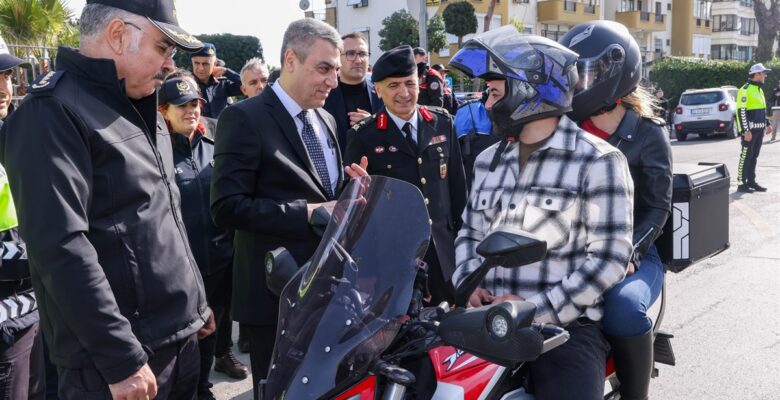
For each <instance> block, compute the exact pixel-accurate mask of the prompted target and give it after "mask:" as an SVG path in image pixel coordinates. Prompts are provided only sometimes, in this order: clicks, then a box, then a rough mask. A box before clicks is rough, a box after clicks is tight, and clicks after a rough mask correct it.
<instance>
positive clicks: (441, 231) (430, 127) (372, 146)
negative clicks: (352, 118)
mask: <svg viewBox="0 0 780 400" xmlns="http://www.w3.org/2000/svg"><path fill="white" fill-rule="evenodd" d="M417 108H418V111H419V112H418V117H417V118H418V121H417V134H418V142H417V148H416V149H412V148H411V147H410V146H409V144H408V143H407V142H406V140H405V139H404V136H403V133H402V132H401V129H400V128H399V127H397V126H396V125H395V123H394V122H393V121H392V120H391V119H390V117H389V115H388V114H387V112H386V110H385V109H382V110H381V111H380V112H379V113H377V114H375V115H373V116H371V117H370V118H366V119H364V120H363V121H361V122H360V123H359V124H358V125H356V126H355V127H353V128H352V129H350V130H349V131H348V132H347V151H346V154H345V155H344V163H345V165H349V164H351V163H360V158H361V157H362V156H366V157H367V158H368V173H369V174H371V175H383V176H389V177H391V178H396V179H401V180H403V181H406V182H409V183H411V184H414V185H416V186H417V187H418V188H420V190H421V191H422V193H423V196H424V197H425V204H426V205H427V206H428V214H429V215H430V218H431V236H432V238H433V246H431V247H430V248H429V252H428V254H429V255H430V254H431V251H430V250H432V249H433V250H434V251H435V255H436V256H437V257H438V262H439V264H440V265H441V270H442V273H443V275H444V279H445V280H447V281H449V280H450V279H451V277H452V274H453V272H455V238H456V237H457V234H458V229H460V226H461V224H462V222H461V214H462V213H463V208H464V207H465V206H466V199H467V197H468V196H467V193H466V177H465V174H464V172H463V162H462V161H461V155H460V145H459V144H458V139H457V137H456V135H455V130H454V129H453V125H452V119H451V118H450V116H449V114H448V113H447V112H446V111H444V110H442V109H437V108H427V107H420V106H418V107H417ZM426 258H427V257H426Z"/></svg>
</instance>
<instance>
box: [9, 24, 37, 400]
mask: <svg viewBox="0 0 780 400" xmlns="http://www.w3.org/2000/svg"><path fill="white" fill-rule="evenodd" d="M22 64H26V63H25V62H24V60H22V59H20V58H17V57H14V56H13V55H11V53H10V52H9V51H8V46H6V44H5V42H4V41H3V38H0V126H2V125H3V121H2V120H3V119H5V117H6V116H7V115H8V107H9V105H10V104H11V99H12V97H13V85H12V84H11V74H12V73H13V69H14V68H15V67H17V66H19V65H22ZM18 225H19V222H18V220H17V218H16V207H15V206H14V200H13V198H11V188H10V186H9V184H8V177H7V175H6V173H5V169H3V166H2V165H0V241H1V242H2V243H0V244H1V245H0V254H2V260H0V332H2V335H0V365H3V366H5V369H4V370H3V373H2V374H0V393H5V396H0V397H3V398H9V399H43V398H44V397H45V390H44V384H45V379H44V375H45V373H44V363H43V345H42V342H41V331H40V328H39V325H38V323H39V320H40V317H39V315H38V305H37V304H36V301H35V294H34V293H33V289H32V283H31V281H30V267H29V265H28V263H27V252H26V251H25V245H24V243H23V242H22V240H21V238H20V237H19V233H18V230H17V227H18Z"/></svg>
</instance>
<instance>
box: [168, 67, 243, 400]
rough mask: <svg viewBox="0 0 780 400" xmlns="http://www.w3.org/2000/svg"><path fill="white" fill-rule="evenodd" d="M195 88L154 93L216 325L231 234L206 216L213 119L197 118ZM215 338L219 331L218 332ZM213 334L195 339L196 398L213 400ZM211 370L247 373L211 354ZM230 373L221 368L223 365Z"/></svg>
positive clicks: (226, 285) (225, 311)
mask: <svg viewBox="0 0 780 400" xmlns="http://www.w3.org/2000/svg"><path fill="white" fill-rule="evenodd" d="M202 101H203V99H202V98H201V97H200V95H199V94H198V87H197V86H196V85H195V84H194V82H191V81H190V80H188V79H186V78H174V79H170V80H168V81H166V82H165V83H164V84H163V86H162V87H161V88H160V91H159V92H158V103H159V104H160V106H159V108H160V113H162V115H163V117H164V118H165V122H166V124H167V125H168V130H169V131H170V133H171V141H172V142H173V161H174V165H175V168H176V169H175V171H176V185H177V186H178V187H179V192H180V193H181V213H182V219H183V220H184V226H185V228H186V230H187V237H188V239H189V243H190V248H191V249H192V254H193V256H194V257H195V261H196V262H197V263H198V267H199V268H200V273H201V276H202V277H203V283H204V286H205V288H206V299H207V301H208V303H209V306H211V309H212V311H213V312H214V318H215V323H216V324H217V326H220V325H221V323H222V321H223V319H224V318H230V284H231V279H232V277H231V266H232V263H233V233H232V231H230V230H225V229H220V228H217V227H216V226H214V223H213V222H212V220H211V214H210V213H209V188H210V186H211V173H212V168H213V166H212V160H213V158H214V157H213V155H214V141H213V138H214V132H213V129H214V127H215V126H216V124H215V123H214V121H213V120H210V121H209V120H207V119H206V118H202V117H201V114H200V111H201V107H200V105H201V102H202ZM218 333H221V332H218ZM216 336H217V334H215V335H211V336H208V337H206V338H203V339H201V341H200V342H199V346H200V354H201V373H200V382H199V387H198V397H199V398H200V399H209V398H213V395H212V394H211V391H210V387H211V384H210V383H209V370H210V369H211V364H212V362H213V360H214V357H215V347H216V344H217V340H218V339H217V337H216ZM216 356H217V357H216V358H217V365H216V366H215V369H218V370H222V371H224V372H226V373H228V375H229V376H231V377H234V378H239V379H242V378H245V377H246V376H247V368H246V366H245V365H243V364H241V362H239V361H238V360H236V359H235V356H233V354H232V353H231V352H230V350H229V349H228V352H227V354H216ZM223 364H228V366H232V367H233V368H232V369H230V368H228V369H226V368H225V365H223Z"/></svg>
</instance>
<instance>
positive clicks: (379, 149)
mask: <svg viewBox="0 0 780 400" xmlns="http://www.w3.org/2000/svg"><path fill="white" fill-rule="evenodd" d="M384 152H385V148H384V147H383V146H376V147H374V153H376V154H382V153H384Z"/></svg>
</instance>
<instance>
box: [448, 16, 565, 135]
mask: <svg viewBox="0 0 780 400" xmlns="http://www.w3.org/2000/svg"><path fill="white" fill-rule="evenodd" d="M576 63H577V53H575V52H573V51H571V50H569V49H567V48H566V47H564V46H562V45H561V44H559V43H557V42H555V41H552V40H550V39H547V38H544V37H541V36H535V35H522V34H520V33H518V32H517V30H516V29H515V27H514V26H511V25H510V26H504V27H501V28H498V29H494V30H492V31H489V32H486V33H483V34H480V35H477V36H476V37H474V38H473V39H471V40H469V41H467V42H466V43H465V44H464V45H463V47H462V48H461V50H460V51H458V52H457V53H456V54H455V55H454V56H453V57H452V59H451V61H450V66H452V67H454V68H457V69H458V70H460V71H463V72H464V73H465V74H467V75H469V76H472V77H477V78H482V79H485V80H505V81H506V89H505V94H504V97H503V98H501V99H500V100H499V101H497V102H496V103H495V104H494V105H493V107H491V109H490V110H489V113H490V116H491V119H492V120H493V124H494V132H493V133H494V134H496V135H499V136H516V135H517V134H519V133H520V131H521V130H522V127H523V125H525V124H526V123H528V122H530V121H534V120H537V119H542V118H547V117H550V116H561V115H564V114H566V113H567V112H569V111H570V110H571V102H572V96H573V93H574V88H575V86H576V85H577V80H578V74H577V67H576V65H577V64H576Z"/></svg>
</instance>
